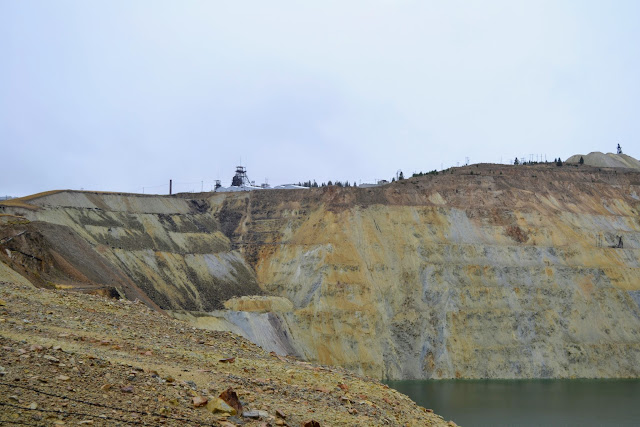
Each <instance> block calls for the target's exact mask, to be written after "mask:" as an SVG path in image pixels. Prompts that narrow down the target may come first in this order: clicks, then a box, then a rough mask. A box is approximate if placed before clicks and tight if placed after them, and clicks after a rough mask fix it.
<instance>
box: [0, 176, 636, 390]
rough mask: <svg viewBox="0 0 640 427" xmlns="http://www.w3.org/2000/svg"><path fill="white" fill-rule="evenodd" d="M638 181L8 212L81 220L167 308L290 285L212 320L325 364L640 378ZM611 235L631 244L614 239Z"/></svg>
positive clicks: (91, 200)
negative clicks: (273, 299) (272, 307)
mask: <svg viewBox="0 0 640 427" xmlns="http://www.w3.org/2000/svg"><path fill="white" fill-rule="evenodd" d="M639 195H640V173H636V172H630V171H623V170H615V169H605V168H600V169H598V168H591V167H588V166H581V167H568V166H564V167H556V166H547V165H540V166H519V167H505V166H497V165H479V166H477V167H476V166H471V167H466V168H460V169H456V170H454V171H451V172H447V173H445V174H440V175H435V176H433V175H432V176H426V177H421V178H416V179H410V180H404V181H401V182H398V183H395V184H392V185H387V186H384V187H376V188H336V187H329V188H320V189H312V190H299V191H298V190H289V191H276V190H273V191H258V192H251V193H245V194H238V193H226V194H214V195H210V196H208V198H206V199H205V200H201V201H194V200H188V199H180V198H176V197H173V198H160V197H157V198H147V197H135V196H127V197H125V196H118V195H98V194H85V193H60V194H57V195H49V196H46V197H42V198H37V199H34V200H31V201H29V203H30V204H37V205H39V206H40V207H41V208H40V209H39V210H28V209H26V208H19V207H5V208H4V211H0V213H2V212H4V213H10V214H13V215H22V216H24V217H25V218H27V219H29V220H32V221H35V220H40V221H46V222H48V223H53V224H59V225H64V226H67V227H69V228H70V229H72V230H73V231H74V233H76V235H77V236H79V237H80V238H81V239H84V240H85V241H86V242H88V244H89V245H90V246H91V247H92V248H94V249H95V251H96V252H97V253H99V254H100V255H101V256H102V257H103V258H104V259H106V260H107V261H108V262H109V263H110V264H111V265H114V266H116V267H117V268H118V271H121V272H122V274H123V275H124V276H125V277H126V278H127V279H128V280H130V281H131V282H132V284H133V285H132V286H137V287H138V288H139V289H140V290H141V291H142V292H143V293H145V294H146V295H148V296H149V297H150V298H151V299H152V300H153V301H154V302H155V303H156V304H158V305H159V306H160V307H162V308H171V309H186V310H204V311H209V310H211V309H212V308H222V307H221V305H220V302H221V301H224V300H226V299H228V298H229V297H231V296H232V295H231V293H233V292H235V295H248V294H251V293H265V294H269V295H274V296H279V297H284V298H287V299H288V300H289V301H291V303H292V304H291V306H289V305H287V304H281V305H279V306H281V307H290V308H287V309H279V311H278V312H277V313H271V314H270V315H268V316H267V315H266V314H265V313H250V314H246V313H247V312H252V311H254V310H255V307H256V306H257V305H256V303H255V302H251V303H249V302H242V300H241V299H240V300H234V301H236V302H234V303H233V304H228V306H229V307H232V308H233V310H234V311H233V312H226V314H224V315H221V314H220V313H221V312H219V313H218V314H217V316H219V319H218V320H219V321H216V320H215V319H213V318H212V320H211V322H213V323H215V322H218V327H219V326H220V325H221V324H222V323H225V322H227V324H230V323H232V324H233V325H234V326H233V327H236V328H239V329H240V330H243V329H244V334H245V335H246V336H251V334H256V332H257V331H258V332H259V331H267V330H268V331H269V333H272V331H280V333H282V334H283V335H286V336H285V337H284V338H283V337H278V340H279V343H280V344H279V345H280V348H285V347H286V348H291V349H292V350H293V351H294V352H295V353H297V354H299V355H300V356H303V357H305V358H307V359H309V360H312V361H316V362H320V363H323V364H337V365H342V366H346V367H348V368H350V369H353V370H356V371H358V372H361V373H365V374H367V375H371V376H374V377H378V378H381V377H385V378H454V377H461V378H531V377H543V378H546V377H573V376H576V377H626V376H633V377H637V376H638V375H639V374H640V309H639V307H638V302H640V197H639ZM55 197H57V198H58V199H55ZM72 199H73V200H72ZM125 200H126V201H125ZM84 203H87V205H86V206H85V205H84ZM101 203H102V204H101ZM32 224H34V223H32ZM12 227H14V228H15V227H19V226H17V225H15V226H12ZM5 228H6V227H5ZM203 230H206V231H203ZM14 231H17V229H15V230H14ZM5 234H6V233H5ZM616 236H621V237H622V240H623V244H624V246H623V248H615V249H614V248H610V247H609V246H611V245H614V244H615V243H617V242H618V239H617V238H616ZM22 237H23V236H22ZM22 237H21V238H22ZM0 239H2V236H0ZM45 240H46V241H51V239H45ZM3 248H4V246H3ZM13 256H14V257H18V255H16V254H15V253H14V255H13ZM5 261H6V260H5ZM14 265H15V263H14ZM14 268H17V267H15V266H14ZM243 286H244V287H243ZM229 289H233V292H232V291H229ZM235 295H233V296H235ZM258 305H259V304H258ZM263 306H264V304H262V305H260V307H263ZM238 310H240V311H238ZM242 313H245V314H242ZM185 316H186V315H185ZM220 316H222V317H224V319H222V320H220ZM187 317H188V316H187ZM262 318H264V319H267V320H265V321H261V320H260V319H262ZM234 319H236V320H234ZM238 319H240V320H238ZM267 321H268V322H269V325H266V323H265V322H267ZM197 322H199V323H200V324H201V325H205V324H207V320H206V319H204V318H203V317H202V316H201V315H198V316H197ZM234 322H235V323H234ZM261 322H262V323H261ZM274 325H276V327H274ZM205 327H206V326H205ZM241 332H242V331H241ZM274 340H275V339H274Z"/></svg>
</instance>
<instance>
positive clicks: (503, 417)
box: [387, 379, 640, 426]
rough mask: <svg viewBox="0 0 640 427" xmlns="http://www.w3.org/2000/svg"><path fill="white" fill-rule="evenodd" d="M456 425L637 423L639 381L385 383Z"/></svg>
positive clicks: (636, 424)
mask: <svg viewBox="0 0 640 427" xmlns="http://www.w3.org/2000/svg"><path fill="white" fill-rule="evenodd" d="M387 384H388V385H389V386H390V387H393V388H394V389H396V390H398V391H400V392H401V393H404V394H406V395H407V396H409V397H410V398H411V399H413V400H414V401H415V402H416V403H417V404H418V405H420V406H424V407H425V408H431V409H433V410H434V412H436V413H437V414H439V415H442V416H443V417H444V418H445V419H446V420H453V421H455V422H456V423H458V424H459V425H461V426H640V380H636V379H634V380H438V381H436V380H426V381H388V382H387Z"/></svg>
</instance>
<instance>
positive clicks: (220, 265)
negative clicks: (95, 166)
mask: <svg viewBox="0 0 640 427" xmlns="http://www.w3.org/2000/svg"><path fill="white" fill-rule="evenodd" d="M28 203H29V204H30V205H32V206H33V207H35V208H16V207H13V208H5V209H4V210H7V209H8V210H10V211H11V213H13V214H16V215H20V216H21V217H23V218H25V219H26V220H27V221H30V224H29V226H30V227H32V228H33V229H34V230H33V232H31V233H28V234H26V235H25V236H24V237H23V238H24V239H28V238H29V236H33V235H34V234H35V233H40V234H46V239H44V240H46V242H48V243H49V246H52V247H54V248H56V247H57V249H58V250H57V251H55V252H56V254H59V253H62V255H63V256H62V258H64V260H65V261H66V263H67V265H68V266H69V268H68V269H67V270H72V269H74V270H75V271H81V270H83V266H86V265H90V266H91V267H90V269H92V270H94V271H92V273H95V270H96V269H97V266H101V265H106V266H108V267H107V268H106V269H105V270H108V271H109V273H110V275H111V276H113V275H114V274H115V275H116V276H117V277H118V278H119V279H121V280H119V281H116V283H115V284H114V280H111V279H110V278H109V277H107V276H108V274H106V273H105V274H94V276H97V277H92V280H82V279H80V278H79V277H78V274H71V275H70V276H71V277H69V275H66V276H65V275H61V274H57V275H55V276H52V277H47V281H48V282H50V283H51V284H52V285H54V286H60V287H71V288H82V287H83V286H84V285H86V282H90V283H91V284H92V285H93V286H95V287H99V286H100V285H104V286H107V285H110V286H116V287H117V288H118V289H119V290H121V292H122V294H125V295H127V297H131V298H132V299H133V298H136V297H139V298H140V299H143V298H149V299H150V301H152V302H153V303H152V304H149V305H152V306H154V305H155V308H160V309H183V310H206V311H208V310H215V309H220V308H222V307H223V306H222V303H223V302H224V301H225V300H227V299H228V298H231V297H234V296H239V295H247V294H249V295H253V294H261V293H262V291H261V290H260V288H259V287H258V286H257V282H256V279H255V273H254V272H253V270H252V268H251V267H250V266H249V265H248V264H247V263H246V262H245V260H244V258H243V256H242V255H241V254H240V253H239V252H238V251H235V250H233V249H232V248H231V246H230V245H231V244H230V241H229V239H228V238H227V237H226V236H225V235H224V234H223V233H222V232H220V230H219V228H220V227H219V225H218V221H217V220H216V219H215V217H214V216H213V215H212V213H211V211H210V209H209V208H208V205H207V203H206V201H204V200H187V199H182V198H176V197H161V196H142V195H120V194H109V193H107V194H105V193H88V192H74V191H63V192H58V193H54V194H51V195H46V196H44V197H39V198H35V199H33V200H29V201H28ZM21 237H22V236H21ZM78 240H80V241H83V242H86V243H85V244H86V246H87V247H86V248H82V250H73V251H67V252H68V253H64V251H63V250H62V249H64V246H65V245H68V244H69V243H70V242H74V241H78ZM27 244H28V242H27ZM32 246H38V247H40V246H42V245H41V244H40V243H36V244H33V245H32ZM36 249H37V248H34V250H36ZM10 261H11V260H5V262H6V263H10ZM84 276H86V275H84ZM85 278H86V277H85ZM132 289H137V290H138V292H134V291H132Z"/></svg>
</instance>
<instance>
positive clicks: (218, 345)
mask: <svg viewBox="0 0 640 427" xmlns="http://www.w3.org/2000/svg"><path fill="white" fill-rule="evenodd" d="M15 276H16V275H14V274H12V272H11V271H7V269H6V268H5V267H4V264H3V263H1V262H0V346H1V347H2V351H1V352H0V425H3V426H4V425H37V426H44V425H47V426H48V425H84V424H91V425H95V426H122V425H151V426H158V425H169V426H226V427H229V426H236V425H245V426H261V425H265V423H268V424H269V425H291V426H300V425H313V424H305V423H310V422H311V421H312V420H315V421H316V422H318V423H319V425H321V426H344V425H349V426H351V425H367V426H373V425H394V426H406V425H412V426H425V425H439V426H446V425H448V424H447V423H445V422H444V421H443V420H442V418H441V417H439V416H437V415H435V414H433V413H430V412H428V411H427V410H426V409H425V408H421V407H419V406H417V405H416V404H415V403H413V402H411V400H410V399H409V398H408V397H407V396H404V395H402V394H400V393H398V392H396V391H395V390H392V389H389V388H388V387H387V386H384V385H382V384H380V383H378V382H376V381H373V380H371V379H363V378H360V377H357V376H355V375H353V374H351V373H348V372H345V371H344V370H341V369H337V368H329V367H323V366H314V365H311V364H309V363H305V362H300V361H298V360H295V359H292V358H283V357H277V356H275V355H272V354H269V353H267V352H265V351H263V350H261V349H260V348H258V347H256V346H255V345H253V344H251V343H250V342H248V341H246V340H244V339H242V338H240V337H238V336H234V335H233V334H230V333H226V332H223V333H215V332H209V331H203V330H199V329H196V328H192V327H190V325H188V324H186V323H183V322H179V321H176V320H172V319H169V318H167V317H166V316H162V315H160V314H158V313H156V312H154V311H152V310H149V309H147V308H146V307H145V306H143V305H142V304H135V303H133V302H131V301H124V300H120V301H114V300H108V299H105V298H103V297H97V296H91V295H78V294H70V293H67V292H62V291H51V290H43V289H37V288H34V287H33V286H32V285H30V284H29V283H26V284H25V283H23V280H20V279H19V277H18V278H16V277H15ZM21 282H22V283H21ZM230 358H234V359H232V360H230ZM221 360H222V361H224V362H226V363H223V362H221ZM229 388H231V389H232V390H233V391H234V392H235V393H237V396H238V399H239V401H240V403H241V404H242V405H243V408H242V410H241V411H242V412H240V413H238V414H236V415H235V416H232V415H233V414H232V413H230V412H229V410H230V408H229V407H228V406H226V411H225V407H224V406H223V405H222V404H221V403H220V400H219V399H218V396H219V395H220V394H221V393H223V392H224V391H225V390H228V389H229ZM207 400H208V401H209V402H207ZM197 402H200V403H199V404H198V405H199V406H198V405H197V404H196V403H197ZM207 403H208V406H205V405H204V404H207ZM214 408H217V410H215V411H214V412H213V413H212V410H214ZM257 411H260V412H257ZM252 413H253V414H252ZM243 414H244V416H243ZM315 425H318V424H315Z"/></svg>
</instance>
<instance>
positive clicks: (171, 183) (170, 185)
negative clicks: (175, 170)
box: [169, 179, 173, 195]
mask: <svg viewBox="0 0 640 427" xmlns="http://www.w3.org/2000/svg"><path fill="white" fill-rule="evenodd" d="M172 186H173V180H172V179H170V180H169V195H171V187H172Z"/></svg>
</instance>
